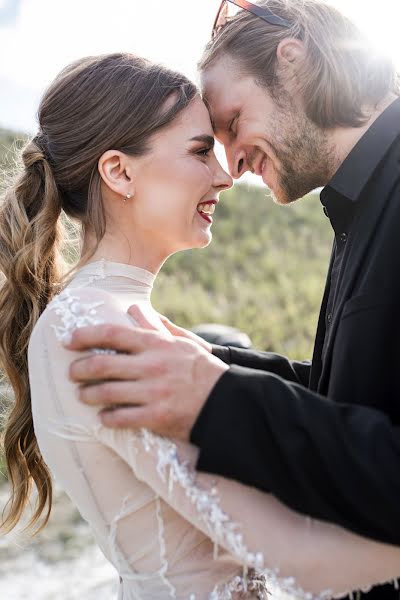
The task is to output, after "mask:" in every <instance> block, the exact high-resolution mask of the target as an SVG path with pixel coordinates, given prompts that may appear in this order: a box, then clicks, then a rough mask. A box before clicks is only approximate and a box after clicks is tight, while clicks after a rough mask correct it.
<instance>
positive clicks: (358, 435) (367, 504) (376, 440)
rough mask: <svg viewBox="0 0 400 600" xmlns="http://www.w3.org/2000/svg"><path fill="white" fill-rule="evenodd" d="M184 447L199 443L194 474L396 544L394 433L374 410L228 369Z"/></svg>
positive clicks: (398, 508) (398, 432) (399, 476)
mask: <svg viewBox="0 0 400 600" xmlns="http://www.w3.org/2000/svg"><path fill="white" fill-rule="evenodd" d="M191 441H192V442H193V443H194V444H196V445H197V446H199V447H200V455H199V460H198V465H197V467H198V469H199V470H200V471H207V472H211V473H216V474H219V475H222V476H225V477H228V478H232V479H236V480H239V481H241V482H242V483H245V484H247V485H251V486H255V487H257V488H259V489H261V490H265V491H268V492H272V493H274V494H275V495H276V496H277V497H278V498H279V499H280V500H282V502H284V503H285V504H287V505H288V506H290V507H291V508H292V509H294V510H297V511H298V512H301V513H303V514H307V515H310V516H312V517H314V518H318V519H321V520H326V521H330V522H333V523H337V524H339V525H342V526H343V527H345V528H347V529H350V530H353V531H355V532H356V533H359V534H361V535H364V536H366V537H370V538H373V539H376V540H380V541H383V542H387V543H392V544H396V545H400V429H399V428H396V427H394V426H393V425H392V424H391V422H390V420H389V419H388V418H387V417H386V415H384V414H383V413H380V412H379V411H377V410H375V409H372V408H367V407H364V406H359V405H346V404H340V403H336V402H333V401H330V400H329V399H326V398H324V397H323V396H320V395H318V394H316V393H314V392H311V391H309V390H307V389H306V388H304V387H303V386H301V385H298V384H296V383H289V382H286V381H284V380H283V379H282V378H280V377H278V376H276V375H274V374H272V373H266V372H263V371H255V370H253V369H248V368H243V367H239V366H235V365H233V366H232V367H231V368H230V369H229V370H228V371H226V372H225V373H224V375H223V376H222V377H221V378H220V380H219V381H218V382H217V384H216V386H215V388H214V389H213V391H212V393H211V395H210V396H209V398H208V401H207V402H206V404H205V406H204V407H203V410H202V412H201V414H200V416H199V418H198V420H197V422H196V424H195V426H194V428H193V429H192V434H191Z"/></svg>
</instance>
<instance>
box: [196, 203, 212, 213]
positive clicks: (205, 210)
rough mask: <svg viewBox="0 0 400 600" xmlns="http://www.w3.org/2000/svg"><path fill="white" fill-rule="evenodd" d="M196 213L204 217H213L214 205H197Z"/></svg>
mask: <svg viewBox="0 0 400 600" xmlns="http://www.w3.org/2000/svg"><path fill="white" fill-rule="evenodd" d="M197 212H199V213H203V214H205V215H213V214H214V212H215V204H214V203H213V202H210V203H205V204H199V205H198V207H197Z"/></svg>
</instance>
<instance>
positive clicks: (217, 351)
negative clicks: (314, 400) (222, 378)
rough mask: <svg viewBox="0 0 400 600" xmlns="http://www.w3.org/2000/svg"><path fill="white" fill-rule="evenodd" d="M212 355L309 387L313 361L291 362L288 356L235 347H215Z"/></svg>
mask: <svg viewBox="0 0 400 600" xmlns="http://www.w3.org/2000/svg"><path fill="white" fill-rule="evenodd" d="M212 353H213V354H214V355H215V356H217V357H218V358H219V359H221V360H223V361H224V362H225V363H227V364H228V365H239V366H240V367H249V368H250V369H260V370H261V371H268V373H275V375H279V376H280V377H282V378H283V379H286V380H287V381H293V382H296V383H300V384H301V385H304V386H305V387H307V386H308V383H309V379H310V371H311V361H296V360H289V359H288V358H286V356H281V355H280V354H275V353H274V352H261V351H259V350H245V349H242V348H234V347H233V346H217V345H213V347H212Z"/></svg>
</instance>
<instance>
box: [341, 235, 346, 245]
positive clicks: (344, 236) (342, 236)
mask: <svg viewBox="0 0 400 600" xmlns="http://www.w3.org/2000/svg"><path fill="white" fill-rule="evenodd" d="M340 241H341V242H342V243H343V244H345V243H346V242H347V233H341V234H340Z"/></svg>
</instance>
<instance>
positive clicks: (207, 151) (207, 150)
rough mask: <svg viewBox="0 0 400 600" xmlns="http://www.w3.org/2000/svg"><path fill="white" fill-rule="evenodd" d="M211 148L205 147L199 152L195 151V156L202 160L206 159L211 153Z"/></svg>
mask: <svg viewBox="0 0 400 600" xmlns="http://www.w3.org/2000/svg"><path fill="white" fill-rule="evenodd" d="M213 149H214V148H213V146H206V147H205V148H201V149H200V150H196V154H197V156H200V157H202V158H208V157H209V156H210V154H211V152H212V151H213Z"/></svg>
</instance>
